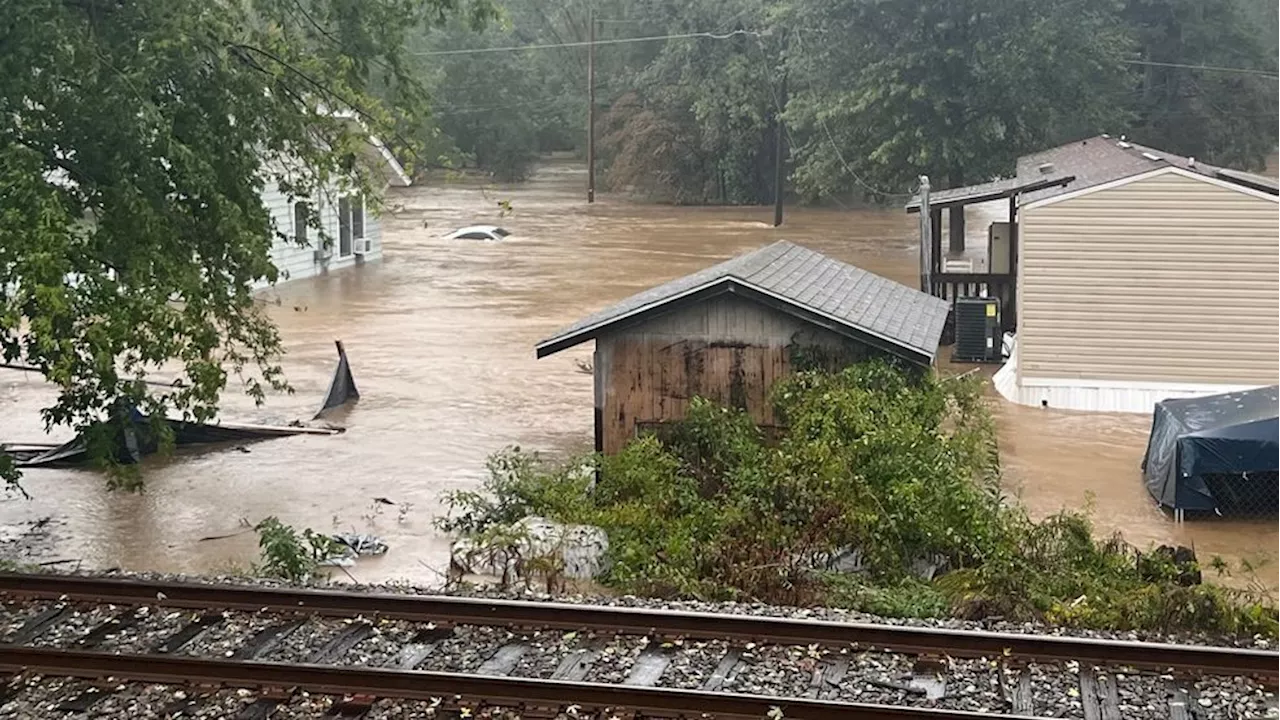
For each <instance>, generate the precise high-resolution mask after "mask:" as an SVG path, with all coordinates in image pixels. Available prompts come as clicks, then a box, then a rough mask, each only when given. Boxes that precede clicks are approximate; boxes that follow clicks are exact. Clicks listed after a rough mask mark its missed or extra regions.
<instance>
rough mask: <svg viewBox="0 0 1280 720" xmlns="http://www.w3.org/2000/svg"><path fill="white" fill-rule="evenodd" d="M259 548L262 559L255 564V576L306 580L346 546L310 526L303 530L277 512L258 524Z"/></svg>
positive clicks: (297, 580)
mask: <svg viewBox="0 0 1280 720" xmlns="http://www.w3.org/2000/svg"><path fill="white" fill-rule="evenodd" d="M254 530H255V531H256V532H257V533H258V548H259V550H260V551H261V557H262V560H261V562H260V563H258V564H256V565H254V566H253V573H252V574H254V575H258V576H262V577H273V578H280V579H281V580H288V581H290V582H305V581H307V580H309V579H311V577H312V576H313V575H315V573H316V570H317V569H319V567H320V563H322V562H324V561H325V560H327V559H329V558H331V557H334V556H336V555H340V554H342V545H341V544H340V543H338V542H337V541H335V540H333V539H332V538H330V537H329V536H328V535H324V534H322V533H318V532H315V531H314V530H312V529H310V528H307V529H305V530H303V531H302V532H301V533H299V532H298V531H297V530H296V529H295V528H294V527H293V526H291V525H286V524H284V523H282V522H280V519H279V518H277V517H275V516H274V515H273V516H271V517H268V518H266V519H264V520H263V521H262V522H260V523H258V524H257V525H256V526H255V527H254Z"/></svg>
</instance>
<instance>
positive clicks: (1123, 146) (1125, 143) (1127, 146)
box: [1116, 140, 1133, 150]
mask: <svg viewBox="0 0 1280 720" xmlns="http://www.w3.org/2000/svg"><path fill="white" fill-rule="evenodd" d="M1116 145H1118V146H1120V147H1122V148H1124V149H1126V150H1128V149H1129V148H1131V147H1133V146H1132V145H1130V144H1129V143H1127V142H1125V141H1123V140H1121V141H1120V142H1118V143H1116Z"/></svg>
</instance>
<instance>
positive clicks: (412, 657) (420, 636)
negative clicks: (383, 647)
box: [383, 627, 453, 670]
mask: <svg viewBox="0 0 1280 720" xmlns="http://www.w3.org/2000/svg"><path fill="white" fill-rule="evenodd" d="M450 637H453V628H450V627H433V628H429V629H427V630H420V631H419V632H418V633H417V634H416V635H414V636H413V639H412V640H410V641H409V644H408V645H405V646H404V647H402V648H400V653H399V654H398V655H397V656H396V657H394V658H392V659H390V660H388V661H387V662H386V664H385V665H384V666H383V667H387V668H391V669H394V670H414V669H416V668H417V667H418V666H419V665H421V664H422V661H423V660H426V659H427V656H428V655H430V654H431V652H432V651H433V650H435V649H436V646H437V645H439V644H440V643H441V642H442V641H444V640H447V639H448V638H450Z"/></svg>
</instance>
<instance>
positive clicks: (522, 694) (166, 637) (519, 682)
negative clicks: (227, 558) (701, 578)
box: [0, 574, 1280, 720]
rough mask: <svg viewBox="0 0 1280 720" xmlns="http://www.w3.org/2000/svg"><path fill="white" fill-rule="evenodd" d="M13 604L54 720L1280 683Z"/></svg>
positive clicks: (738, 624)
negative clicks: (317, 705)
mask: <svg viewBox="0 0 1280 720" xmlns="http://www.w3.org/2000/svg"><path fill="white" fill-rule="evenodd" d="M0 599H2V600H3V601H4V611H5V614H4V617H3V626H0V633H2V635H0V643H3V644H0V672H4V673H8V674H9V675H11V676H13V677H14V679H13V680H11V682H10V683H9V685H8V694H7V698H6V699H7V700H9V701H17V702H20V701H21V698H22V697H23V696H24V694H26V695H35V696H39V694H40V693H41V692H47V691H48V688H47V681H45V680H43V679H42V680H41V681H40V682H37V683H34V684H33V680H32V678H36V677H40V678H44V677H68V678H79V680H78V681H63V682H68V683H70V684H69V685H68V686H67V687H66V688H64V689H62V690H61V691H60V692H61V694H62V695H66V696H68V697H61V698H60V699H58V701H57V702H53V701H50V702H49V707H50V708H53V709H57V708H59V707H63V706H64V705H65V706H67V707H69V708H72V709H76V708H80V709H83V710H84V711H89V710H92V709H93V708H94V707H98V708H101V707H105V706H107V705H110V704H111V703H112V702H117V703H119V702H122V701H121V700H119V698H122V697H129V698H131V699H130V700H129V702H130V703H132V705H131V707H133V708H135V710H136V708H137V707H138V703H139V702H142V701H141V700H138V699H137V698H138V697H142V696H144V695H146V694H147V693H148V692H151V693H154V692H156V690H155V688H156V687H167V688H171V689H173V691H172V693H169V694H168V695H166V696H165V697H161V698H159V699H158V700H157V702H159V703H160V704H161V705H162V706H163V705H164V703H165V702H170V703H171V704H172V703H173V702H177V703H178V705H180V706H181V708H185V709H186V714H185V715H181V712H183V711H181V710H179V715H175V713H174V709H173V707H168V706H163V707H157V708H152V710H153V711H154V712H153V714H156V715H157V716H159V717H165V716H185V717H190V716H192V713H195V712H197V711H198V709H199V708H200V707H211V706H214V705H216V704H217V703H218V702H224V701H225V699H226V698H225V697H224V696H226V695H227V693H228V692H229V691H227V690H219V688H238V689H239V691H238V692H236V693H235V694H234V695H233V696H231V699H232V702H230V703H229V704H227V705H226V707H225V709H224V710H225V712H224V714H215V715H206V716H209V717H238V718H239V717H243V718H245V719H246V720H249V719H250V718H258V717H262V718H265V717H268V716H270V714H271V712H272V711H274V710H276V709H277V708H279V709H281V712H284V713H285V715H286V716H293V717H310V715H300V714H298V713H297V712H293V713H292V714H290V711H289V708H290V707H291V706H292V705H294V704H297V703H298V702H300V701H305V702H308V703H313V702H315V698H316V697H324V698H328V700H327V701H326V703H327V704H324V708H322V711H321V712H322V714H321V715H315V717H321V716H328V717H366V718H369V719H370V720H377V718H380V717H383V716H384V715H382V714H380V713H381V712H382V711H383V710H384V709H385V707H386V706H387V705H388V703H392V699H394V703H392V706H394V707H399V708H400V709H401V710H402V711H403V710H404V709H405V707H408V706H409V705H407V704H412V703H415V702H416V703H419V704H423V705H424V707H425V708H426V710H423V713H425V714H420V715H417V716H419V717H433V716H434V715H435V713H436V709H437V708H445V707H452V708H453V709H454V710H455V711H458V712H463V711H465V712H464V714H466V715H470V714H471V713H472V712H473V711H474V710H475V709H476V708H480V707H498V706H501V707H515V708H520V709H522V711H523V715H524V716H525V717H530V716H537V715H539V714H542V715H547V716H555V714H556V713H557V712H560V711H563V710H565V709H566V708H573V709H575V711H578V710H580V713H581V714H582V715H587V714H589V713H592V712H596V711H601V712H604V713H605V714H604V715H602V716H603V717H610V716H613V715H615V714H617V713H620V712H623V711H626V712H629V713H632V714H639V715H641V716H646V717H648V716H660V717H674V716H682V715H683V716H690V717H698V716H705V717H722V718H751V717H754V718H763V717H770V716H774V717H777V716H779V715H780V716H782V717H786V718H814V719H815V720H817V719H823V720H825V719H826V718H847V717H854V718H870V719H880V718H884V719H886V720H887V719H889V718H894V719H904V718H933V719H935V720H960V719H961V718H966V719H970V718H977V717H978V716H980V715H983V714H987V713H1003V714H1005V716H1006V717H1008V718H1025V717H1032V716H1038V717H1046V716H1058V717H1079V718H1084V719H1085V720H1095V719H1096V720H1120V718H1124V719H1125V720H1129V718H1147V717H1150V718H1173V719H1174V720H1182V719H1183V718H1186V719H1187V720H1208V718H1213V717H1233V716H1234V717H1248V716H1250V715H1253V716H1257V717H1263V716H1265V714H1266V713H1267V712H1268V704H1274V695H1273V694H1269V693H1268V691H1267V690H1266V688H1267V687H1274V685H1275V683H1276V680H1277V676H1278V675H1280V672H1278V665H1280V655H1277V653H1275V652H1273V651H1264V650H1249V649H1228V648H1209V647H1198V646H1179V645H1163V644H1155V643H1135V642H1122V641H1103V640H1092V639H1081V638H1065V637H1047V636H1036V635H1019V634H1010V633H987V632H973V631H961V630H944V629H933V628H911V627H898V626H885V625H870V624H855V623H837V622H825V621H818V620H796V619H788V618H774V617H760V616H744V615H722V614H710V613H690V612H675V611H659V610H647V609H635V608H618V607H601V606H582V605H566V604H559V603H532V602H517V601H503V600H491V599H478V598H458V597H445V596H418V595H408V594H404V595H399V594H372V593H360V592H338V591H328V590H310V589H280V588H269V587H257V586H228V585H206V584H196V583H175V582H149V581H141V580H131V579H109V578H92V577H76V576H56V575H20V574H0ZM42 683H43V684H42ZM183 688H188V689H190V688H194V690H184V689H183ZM220 693H221V694H220ZM161 694H162V695H165V693H161ZM135 696H136V697H135ZM174 697H179V698H180V700H179V701H174V700H173V699H172V698H174ZM113 698H115V699H114V700H113ZM166 698H167V699H166ZM219 698H223V699H222V700H220V699H219ZM148 707H150V706H148ZM427 710H430V711H431V712H429V713H428V712H427ZM59 712H60V713H61V714H59V713H54V714H53V715H51V716H52V717H63V716H65V713H66V712H70V710H67V711H59ZM131 712H132V711H131ZM441 712H443V710H441ZM2 713H3V710H0V714H2ZM323 713H328V714H327V715H323ZM1224 713H1225V714H1224ZM98 716H102V714H101V712H100V711H99V715H98ZM385 716H387V717H392V716H395V715H385Z"/></svg>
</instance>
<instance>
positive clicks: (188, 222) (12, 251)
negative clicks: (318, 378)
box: [0, 0, 490, 475]
mask: <svg viewBox="0 0 1280 720" xmlns="http://www.w3.org/2000/svg"><path fill="white" fill-rule="evenodd" d="M489 13H490V10H489V6H488V4H487V3H486V2H485V0H428V1H427V2H408V1H407V0H362V1H361V2H358V3H356V2H350V1H349V0H252V1H250V2H233V3H209V2H203V1H202V0H138V1H136V2H128V3H111V2H98V1H97V0H89V1H86V2H67V1H65V0H15V2H10V3H6V5H5V11H4V17H5V21H4V23H3V25H2V26H0V48H3V49H2V50H0V118H3V119H0V355H3V358H4V360H5V361H8V362H21V363H25V364H28V365H33V366H36V367H38V368H39V369H40V371H41V372H42V373H43V374H44V376H45V377H46V378H47V379H48V380H49V381H51V382H52V383H54V384H55V385H56V386H57V387H58V389H59V395H58V399H57V402H56V403H55V404H54V405H53V406H51V407H49V408H46V409H45V410H44V420H45V422H46V423H47V424H48V425H50V426H53V425H70V426H73V427H75V428H76V429H78V430H83V429H86V428H88V427H90V426H92V425H93V424H95V423H97V422H100V421H106V420H108V419H109V416H110V408H112V407H113V406H114V405H115V403H116V402H117V401H118V400H128V401H130V402H131V403H132V404H134V405H135V406H137V407H139V409H141V410H142V411H143V412H144V413H147V414H149V415H157V416H162V415H164V414H165V412H166V411H170V410H172V411H176V412H177V413H180V414H182V415H184V416H186V417H189V418H194V419H196V420H208V419H210V418H212V417H213V416H214V415H215V413H216V411H217V406H218V398H219V395H220V393H221V391H222V390H223V388H224V387H225V385H226V382H227V379H228V376H229V375H234V376H236V377H238V378H239V379H240V380H241V382H242V383H243V385H244V387H245V390H246V391H247V392H248V393H249V394H250V395H252V396H254V397H255V398H258V399H261V398H262V397H263V394H264V392H265V391H266V390H267V389H269V388H277V389H281V388H285V387H286V385H285V383H284V379H283V377H282V375H281V370H280V367H279V365H278V364H276V362H275V358H276V356H277V355H278V353H279V348H280V340H279V336H278V335H277V332H276V330H275V328H274V327H273V326H272V324H271V323H270V322H269V321H268V319H267V318H266V316H265V315H264V314H263V313H262V312H261V311H260V309H259V307H258V306H257V304H256V303H255V301H254V297H253V295H252V293H251V288H252V286H253V285H254V283H256V282H259V281H263V280H266V281H274V280H276V269H275V267H274V265H273V264H272V263H271V259H270V256H269V254H268V251H269V249H270V247H271V244H272V241H273V238H274V237H276V236H277V235H279V236H287V235H289V233H287V230H288V229H287V228H275V227H273V224H272V221H271V217H270V214H269V213H268V211H267V209H266V208H265V207H264V206H263V203H262V200H261V195H260V193H261V191H262V189H263V188H264V186H265V185H266V184H268V183H275V184H276V185H278V186H279V187H280V188H281V189H282V190H283V191H284V192H285V193H286V194H287V195H289V196H291V198H319V196H320V194H321V191H322V189H324V188H332V187H338V188H343V189H353V190H358V191H361V192H364V193H365V194H371V193H372V194H374V195H375V196H376V192H375V191H376V190H377V189H379V188H380V187H381V183H380V181H379V180H378V178H377V177H375V176H374V175H372V174H371V170H370V169H368V168H366V167H365V165H364V164H363V163H359V162H355V159H356V158H357V157H359V156H360V155H362V154H363V153H364V152H365V148H366V147H367V140H368V134H369V133H370V132H373V133H375V134H380V135H383V136H387V135H389V134H391V132H392V131H393V128H394V127H397V126H400V127H404V126H412V125H413V124H415V123H418V122H420V121H421V118H422V117H423V115H424V112H425V109H426V106H425V101H426V97H425V95H424V93H423V92H422V89H421V87H420V85H419V84H418V83H416V82H415V80H414V79H413V78H412V77H411V76H409V74H408V72H407V66H406V64H405V62H404V52H405V42H406V38H407V34H408V33H409V32H410V31H411V30H412V29H413V28H415V27H423V26H427V25H434V24H438V23H440V22H441V21H442V20H443V19H444V18H445V17H447V16H451V15H454V14H466V15H467V17H469V18H470V19H472V20H474V21H479V20H481V19H483V18H485V17H487V16H488V14H489ZM406 149H410V150H411V148H406ZM311 221H312V222H313V223H318V217H315V216H313V217H312V218H311ZM317 229H319V228H318V225H317ZM325 241H326V242H327V241H328V239H327V238H325ZM161 366H164V367H165V372H166V375H169V374H171V373H172V371H173V370H175V369H177V370H179V371H180V382H179V383H176V384H175V385H173V386H172V387H166V388H165V389H164V390H163V391H161V392H152V393H148V392H144V390H143V387H144V386H143V384H142V383H141V382H139V381H137V380H136V378H145V377H146V376H147V375H148V374H149V373H150V372H153V371H155V370H157V369H158V368H160V367H161ZM5 468H6V469H5V470H4V471H3V472H4V473H5V474H6V475H12V468H11V467H10V466H8V465H6V466H5Z"/></svg>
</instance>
